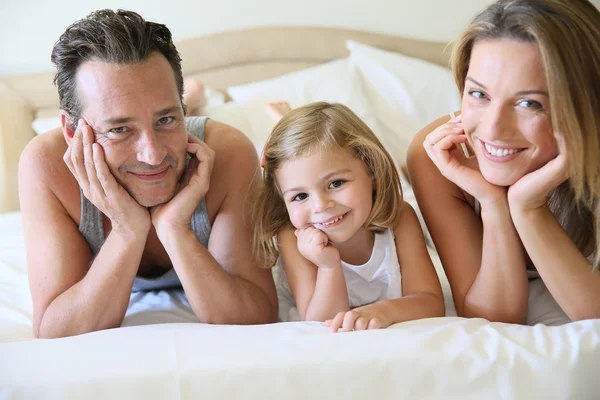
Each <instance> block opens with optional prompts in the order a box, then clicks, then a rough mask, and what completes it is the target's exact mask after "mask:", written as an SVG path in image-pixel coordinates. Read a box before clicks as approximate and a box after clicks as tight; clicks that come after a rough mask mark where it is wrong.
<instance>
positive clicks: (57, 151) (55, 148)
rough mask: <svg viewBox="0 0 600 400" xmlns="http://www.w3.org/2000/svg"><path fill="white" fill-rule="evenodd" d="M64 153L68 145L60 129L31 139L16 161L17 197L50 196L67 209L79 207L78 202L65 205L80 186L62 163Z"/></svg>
mask: <svg viewBox="0 0 600 400" xmlns="http://www.w3.org/2000/svg"><path fill="white" fill-rule="evenodd" d="M66 150H67V144H66V142H65V139H64V137H63V135H62V130H61V129H60V128H58V129H54V130H51V131H49V132H46V133H44V134H42V135H39V136H36V137H35V138H33V139H32V140H31V141H30V142H29V143H28V144H27V146H25V149H24V150H23V152H22V153H21V156H20V159H19V193H20V195H32V196H33V195H35V196H38V195H44V193H48V194H49V193H53V194H54V196H56V197H57V198H58V199H59V201H60V202H61V203H63V206H65V207H66V208H67V209H71V208H73V206H75V205H76V203H77V205H78V201H77V202H72V203H73V204H69V205H67V204H64V202H65V200H68V199H71V198H72V197H73V196H72V195H73V194H74V193H77V192H78V187H79V186H78V184H77V181H76V180H75V178H74V177H73V175H72V174H71V172H70V171H69V169H68V168H67V166H66V164H65V163H64V161H63V155H64V153H65V151H66ZM36 188H37V189H36ZM34 193H35V194H34ZM76 199H77V200H79V197H78V196H76ZM72 211H73V212H77V211H76V210H74V209H73V210H72Z"/></svg>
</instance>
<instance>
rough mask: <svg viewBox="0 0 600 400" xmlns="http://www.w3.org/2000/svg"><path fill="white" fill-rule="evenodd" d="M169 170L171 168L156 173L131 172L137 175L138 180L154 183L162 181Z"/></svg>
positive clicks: (164, 168)
mask: <svg viewBox="0 0 600 400" xmlns="http://www.w3.org/2000/svg"><path fill="white" fill-rule="evenodd" d="M168 170H169V166H168V165H167V166H165V167H163V168H160V169H157V170H154V171H145V172H131V174H133V175H135V176H136V177H137V178H139V179H141V180H145V181H153V180H159V179H162V178H163V177H164V176H165V175H166V173H167V171H168Z"/></svg>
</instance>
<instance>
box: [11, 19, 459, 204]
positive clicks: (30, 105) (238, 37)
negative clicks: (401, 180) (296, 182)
mask: <svg viewBox="0 0 600 400" xmlns="http://www.w3.org/2000/svg"><path fill="white" fill-rule="evenodd" d="M348 39H351V40H355V41H359V42H362V43H366V44H369V45H372V46H375V47H379V48H381V49H384V50H389V51H394V52H397V53H401V54H405V55H407V56H410V57H415V58H421V59H423V60H426V61H430V62H433V63H436V64H439V65H443V66H447V65H448V56H449V54H448V52H449V50H448V48H447V46H446V44H445V43H439V42H428V41H421V40H415V39H409V38H405V37H398V36H390V35H383V34H377V33H370V32H364V31H355V30H347V29H337V28H319V27H264V28H250V29H241V30H235V31H228V32H223V33H217V34H212V35H207V36H202V37H197V38H192V39H187V40H183V41H179V42H177V48H178V50H179V52H180V54H181V57H182V60H183V62H182V64H183V72H184V75H185V76H192V75H193V76H196V77H198V78H199V79H200V80H201V81H203V82H204V83H205V84H206V85H207V86H209V87H212V88H215V89H221V90H223V91H225V89H227V88H228V87H231V86H235V85H239V84H243V83H248V82H254V81H259V80H263V79H266V78H271V77H274V76H278V75H282V74H284V73H288V72H292V71H297V70H300V69H304V68H307V67H310V66H314V65H317V64H321V63H324V62H328V61H331V60H334V59H337V58H343V57H346V56H347V55H348V50H347V49H346V46H345V41H346V40H348ZM53 78H54V73H53V72H49V73H42V74H30V75H22V76H14V77H7V78H3V79H1V80H0V213H1V212H6V211H11V210H18V208H19V202H18V195H17V170H18V160H19V155H20V154H21V151H22V149H23V148H24V146H25V145H26V144H27V142H28V141H29V140H31V138H33V137H34V135H35V133H34V131H33V129H32V127H31V124H32V122H33V120H34V119H35V118H37V117H43V116H55V115H57V110H58V95H57V92H56V88H55V87H54V85H53V83H52V80H53Z"/></svg>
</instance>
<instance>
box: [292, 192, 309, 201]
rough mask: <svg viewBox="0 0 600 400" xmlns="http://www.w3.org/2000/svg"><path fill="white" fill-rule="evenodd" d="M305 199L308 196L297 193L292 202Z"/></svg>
mask: <svg viewBox="0 0 600 400" xmlns="http://www.w3.org/2000/svg"><path fill="white" fill-rule="evenodd" d="M307 197H308V195H307V194H306V193H298V194H297V195H295V196H294V198H293V199H292V201H302V200H305V199H306V198H307Z"/></svg>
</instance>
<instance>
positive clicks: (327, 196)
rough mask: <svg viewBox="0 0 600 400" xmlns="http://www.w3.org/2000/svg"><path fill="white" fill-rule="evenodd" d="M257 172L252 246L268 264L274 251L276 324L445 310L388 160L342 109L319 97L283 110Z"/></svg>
mask: <svg viewBox="0 0 600 400" xmlns="http://www.w3.org/2000/svg"><path fill="white" fill-rule="evenodd" d="M284 111H285V110H284ZM263 168H264V169H263V178H264V187H263V189H262V192H261V193H260V197H259V199H258V201H257V202H256V206H255V214H254V215H255V224H256V225H255V247H256V251H257V252H258V253H259V254H261V255H262V256H263V257H265V259H266V260H267V261H268V262H269V263H270V264H269V265H273V264H272V262H273V261H274V260H275V257H276V255H277V251H279V256H280V257H279V258H278V260H277V263H276V268H278V270H279V277H278V278H277V280H278V282H277V284H278V289H279V297H280V313H279V315H280V319H281V320H282V321H289V320H298V319H302V320H307V321H325V323H326V324H327V325H328V326H330V327H331V330H332V331H333V332H337V331H338V330H342V331H352V330H363V329H376V328H385V327H388V326H389V325H391V324H394V323H396V322H401V321H407V320H413V319H419V318H427V317H437V316H443V315H444V301H443V297H442V291H441V288H440V283H439V280H438V278H437V274H436V272H435V269H434V267H433V264H432V262H431V259H430V258H429V254H428V252H427V249H426V246H425V242H424V238H423V232H422V231H421V227H420V225H419V221H418V219H417V217H416V214H415V212H414V211H413V209H412V208H411V207H410V205H408V204H407V203H404V202H403V200H402V192H401V188H400V180H399V177H398V172H397V170H396V168H395V167H394V163H393V160H392V158H391V157H390V155H389V154H388V153H387V151H386V150H385V149H384V148H383V146H382V144H381V143H380V142H379V140H378V139H377V137H376V136H375V135H374V134H373V132H372V131H371V130H370V129H369V128H368V127H367V125H366V124H365V123H364V122H362V121H361V120H360V119H359V118H358V117H357V116H356V115H355V114H354V113H353V112H352V111H350V109H348V108H347V107H345V106H343V105H341V104H329V103H324V102H320V103H313V104H310V105H307V106H304V107H301V108H298V109H296V110H293V111H289V112H287V113H286V114H285V115H284V116H283V117H282V118H281V120H280V121H279V122H278V124H277V125H276V126H275V128H274V129H273V132H272V133H271V135H270V137H269V138H268V140H267V143H266V145H265V150H264V154H263ZM401 277H402V278H401ZM294 303H295V304H294Z"/></svg>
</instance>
